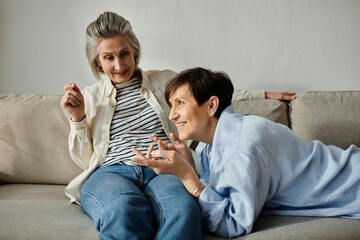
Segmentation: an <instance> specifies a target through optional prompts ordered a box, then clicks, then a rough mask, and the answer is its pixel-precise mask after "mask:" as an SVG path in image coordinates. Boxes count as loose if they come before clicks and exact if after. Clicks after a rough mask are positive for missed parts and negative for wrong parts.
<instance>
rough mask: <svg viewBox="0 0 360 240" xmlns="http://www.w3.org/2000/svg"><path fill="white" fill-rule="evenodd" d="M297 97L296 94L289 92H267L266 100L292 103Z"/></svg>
mask: <svg viewBox="0 0 360 240" xmlns="http://www.w3.org/2000/svg"><path fill="white" fill-rule="evenodd" d="M295 95H296V93H289V92H265V98H268V99H275V100H281V101H292V100H294V99H295V98H296V97H295Z"/></svg>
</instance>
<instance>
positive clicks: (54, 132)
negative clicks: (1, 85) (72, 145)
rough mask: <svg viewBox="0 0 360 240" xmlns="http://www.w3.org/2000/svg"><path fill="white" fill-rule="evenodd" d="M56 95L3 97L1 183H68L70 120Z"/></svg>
mask: <svg viewBox="0 0 360 240" xmlns="http://www.w3.org/2000/svg"><path fill="white" fill-rule="evenodd" d="M60 99H61V96H56V95H52V96H51V95H39V94H37V95H14V94H3V95H0V182H2V183H4V182H8V183H51V184H67V183H68V182H69V181H70V180H71V179H72V178H74V177H75V176H76V175H78V174H79V173H80V169H79V168H78V167H77V166H76V165H75V164H74V163H73V161H72V159H71V158H70V155H69V150H68V144H67V139H68V135H69V132H70V129H69V123H68V117H67V116H66V114H65V113H64V112H63V110H62V109H61V107H60Z"/></svg>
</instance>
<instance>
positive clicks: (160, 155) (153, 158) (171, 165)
mask: <svg viewBox="0 0 360 240" xmlns="http://www.w3.org/2000/svg"><path fill="white" fill-rule="evenodd" d="M153 149H154V146H153V145H152V144H151V145H150V147H149V149H148V152H147V154H146V156H144V155H143V154H142V153H141V152H140V151H139V150H137V149H136V148H132V149H131V150H132V151H133V153H135V155H136V156H137V158H133V159H131V161H132V162H134V163H138V164H140V165H143V166H146V167H149V168H151V169H152V170H154V172H155V173H156V174H172V175H176V176H177V177H178V178H180V180H181V179H186V178H187V175H188V173H189V172H191V171H194V169H193V168H192V166H191V165H190V164H189V163H188V161H187V160H186V159H185V158H184V157H183V156H181V155H180V154H179V153H178V152H177V151H176V150H166V149H159V150H156V151H152V150H153Z"/></svg>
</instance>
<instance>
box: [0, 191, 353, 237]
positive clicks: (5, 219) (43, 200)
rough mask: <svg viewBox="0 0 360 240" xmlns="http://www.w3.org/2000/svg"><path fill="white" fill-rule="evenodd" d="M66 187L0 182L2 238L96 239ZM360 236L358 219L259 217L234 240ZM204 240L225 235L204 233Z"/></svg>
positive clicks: (87, 220)
mask: <svg viewBox="0 0 360 240" xmlns="http://www.w3.org/2000/svg"><path fill="white" fill-rule="evenodd" d="M64 188H65V186H62V185H45V184H4V185H0V202H1V204H0V216H1V217H0V239H17V240H22V239H36V240H42V239H44V240H45V239H46V240H47V239H52V240H57V239H94V240H95V239H97V237H98V234H97V232H96V230H95V227H94V224H93V222H92V220H91V218H90V217H88V216H87V215H86V214H85V213H84V212H83V211H82V210H81V207H80V206H78V205H76V204H69V201H68V199H67V198H66V196H65V195H64ZM184 214H186V213H184ZM139 230H141V228H139ZM359 235H360V221H359V220H351V219H342V218H313V217H286V216H260V217H259V219H258V220H257V221H256V223H255V225H254V229H253V233H251V234H249V235H246V236H243V237H238V238H235V239H264V240H265V239H266V240H275V239H276V240H279V239H284V240H285V239H286V240H287V239H301V240H302V239H354V237H356V236H359ZM202 239H203V240H210V239H213V240H215V239H216V240H220V239H222V238H217V237H215V236H213V235H210V234H207V233H204V236H203V238H202Z"/></svg>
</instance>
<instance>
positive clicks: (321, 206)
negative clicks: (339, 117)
mask: <svg viewBox="0 0 360 240" xmlns="http://www.w3.org/2000/svg"><path fill="white" fill-rule="evenodd" d="M196 152H197V154H198V155H199V157H200V161H201V162H200V165H201V172H202V176H201V181H202V182H203V184H204V185H205V189H204V190H203V192H202V193H201V195H200V198H199V204H200V207H201V209H202V212H203V215H204V220H205V227H206V228H207V230H209V231H210V232H213V233H215V234H216V235H218V236H222V237H234V236H239V235H243V234H248V233H250V232H251V230H252V227H253V224H254V222H255V220H256V219H257V217H258V216H259V214H260V213H261V214H273V215H293V216H342V217H351V218H360V150H359V148H358V147H356V146H354V145H352V146H350V147H349V148H348V149H347V150H343V149H340V148H338V147H335V146H326V145H324V144H323V143H321V142H319V141H313V142H311V143H309V144H308V143H305V142H304V141H303V140H302V139H300V138H299V137H298V136H297V135H295V134H294V133H293V132H292V131H291V130H290V129H289V128H288V127H286V126H284V125H280V124H276V123H274V122H271V121H270V120H267V119H265V118H261V117H258V116H252V115H240V114H236V113H234V109H233V107H232V106H229V107H228V108H226V109H225V110H224V112H223V113H222V115H221V117H220V119H219V122H218V125H217V128H216V131H215V136H214V141H213V144H212V146H210V145H207V144H204V143H200V144H199V146H198V147H197V149H196Z"/></svg>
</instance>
